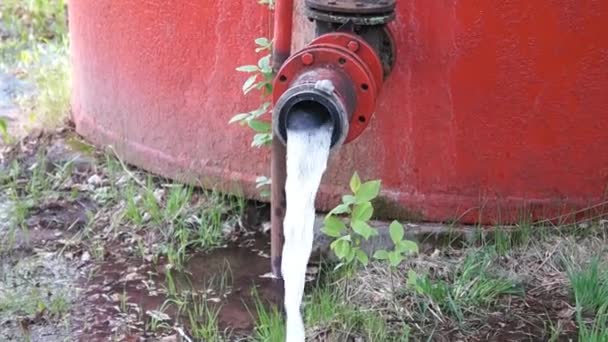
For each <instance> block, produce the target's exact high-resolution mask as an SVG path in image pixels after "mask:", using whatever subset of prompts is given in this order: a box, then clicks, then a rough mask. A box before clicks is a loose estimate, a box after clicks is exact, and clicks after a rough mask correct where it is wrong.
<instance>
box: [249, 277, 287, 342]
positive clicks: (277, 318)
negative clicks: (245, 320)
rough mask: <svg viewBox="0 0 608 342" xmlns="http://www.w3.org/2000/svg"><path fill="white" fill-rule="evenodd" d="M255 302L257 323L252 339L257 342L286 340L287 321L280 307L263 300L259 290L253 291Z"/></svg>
mask: <svg viewBox="0 0 608 342" xmlns="http://www.w3.org/2000/svg"><path fill="white" fill-rule="evenodd" d="M251 295H252V297H253V299H254V302H255V317H256V324H255V328H254V331H253V336H252V340H253V341H255V342H284V341H285V321H284V320H283V315H282V314H281V312H280V311H279V309H278V308H277V307H276V306H274V305H272V306H268V305H266V304H265V303H263V302H262V300H261V299H260V297H259V295H258V293H257V291H256V290H255V288H254V289H252V293H251Z"/></svg>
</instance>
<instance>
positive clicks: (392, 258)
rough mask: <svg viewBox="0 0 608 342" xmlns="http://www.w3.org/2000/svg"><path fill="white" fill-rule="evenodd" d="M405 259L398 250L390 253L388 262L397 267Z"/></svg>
mask: <svg viewBox="0 0 608 342" xmlns="http://www.w3.org/2000/svg"><path fill="white" fill-rule="evenodd" d="M402 261H403V256H402V255H401V254H399V253H398V252H390V253H388V262H389V263H390V265H391V266H392V267H397V266H399V264H400V263H401V262H402Z"/></svg>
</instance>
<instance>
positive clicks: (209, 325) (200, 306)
mask: <svg viewBox="0 0 608 342" xmlns="http://www.w3.org/2000/svg"><path fill="white" fill-rule="evenodd" d="M219 312H220V311H219V309H212V308H210V307H209V305H207V302H206V300H205V299H204V298H200V297H199V298H198V300H196V299H195V302H193V303H192V304H191V305H190V306H189V308H188V321H189V323H190V332H191V334H192V337H194V338H196V340H197V341H221V340H222V336H221V335H222V334H221V333H220V330H219V329H218V315H219Z"/></svg>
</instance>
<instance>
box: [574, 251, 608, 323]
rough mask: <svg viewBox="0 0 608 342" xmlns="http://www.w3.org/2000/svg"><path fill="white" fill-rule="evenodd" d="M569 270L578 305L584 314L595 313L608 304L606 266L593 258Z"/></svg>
mask: <svg viewBox="0 0 608 342" xmlns="http://www.w3.org/2000/svg"><path fill="white" fill-rule="evenodd" d="M569 268H570V270H569V272H568V276H569V278H570V285H571V287H572V292H573V295H574V299H575V302H576V306H577V308H578V309H580V311H581V312H582V313H583V314H588V313H595V312H597V311H598V310H599V308H601V307H603V306H606V305H608V274H607V273H606V271H607V269H606V267H603V266H602V265H600V262H599V260H598V259H597V258H593V259H592V260H591V261H590V262H589V264H588V265H586V266H584V267H582V268H579V269H577V268H576V266H573V265H571V266H570V267H569Z"/></svg>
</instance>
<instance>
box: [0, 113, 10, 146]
mask: <svg viewBox="0 0 608 342" xmlns="http://www.w3.org/2000/svg"><path fill="white" fill-rule="evenodd" d="M0 136H1V137H2V139H3V140H4V141H5V142H7V143H8V141H9V140H10V138H9V135H8V125H7V123H6V119H5V118H0Z"/></svg>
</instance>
